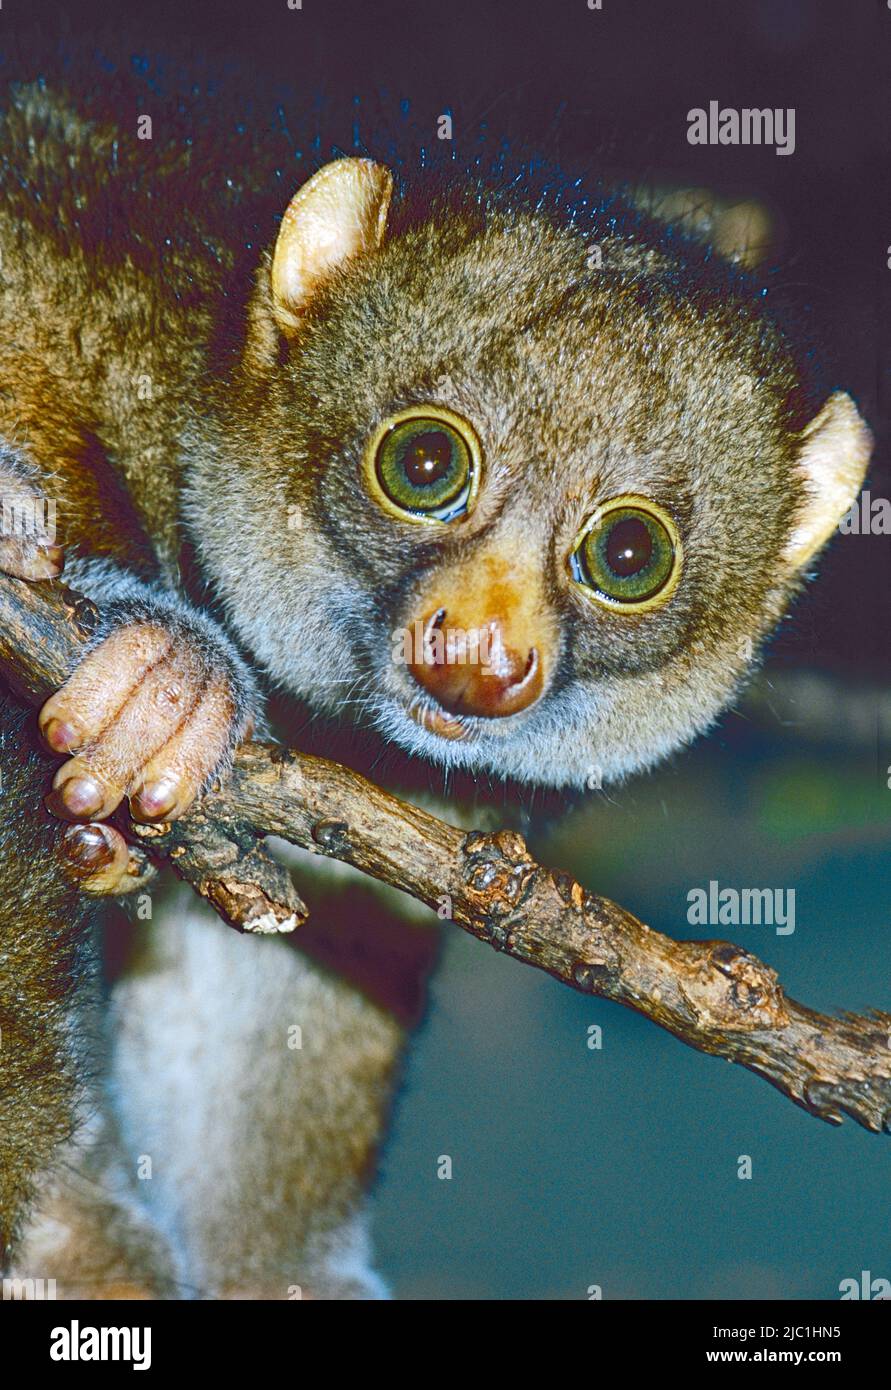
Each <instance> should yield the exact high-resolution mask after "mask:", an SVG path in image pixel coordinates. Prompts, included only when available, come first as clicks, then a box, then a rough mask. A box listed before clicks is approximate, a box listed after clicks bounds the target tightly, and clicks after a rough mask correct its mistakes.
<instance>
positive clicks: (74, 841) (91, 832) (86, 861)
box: [62, 825, 115, 878]
mask: <svg viewBox="0 0 891 1390" xmlns="http://www.w3.org/2000/svg"><path fill="white" fill-rule="evenodd" d="M62 853H63V854H64V855H65V857H66V859H67V860H68V861H69V863H70V864H71V867H72V869H73V870H74V872H75V873H77V874H78V876H80V877H83V878H89V877H90V875H92V874H94V873H96V872H97V871H98V870H99V869H105V868H107V867H108V865H109V864H113V863H114V858H115V846H114V843H113V842H112V838H111V834H110V832H109V831H107V830H106V829H105V827H104V826H101V825H72V826H70V827H69V828H68V830H66V831H65V834H64V835H63V836H62Z"/></svg>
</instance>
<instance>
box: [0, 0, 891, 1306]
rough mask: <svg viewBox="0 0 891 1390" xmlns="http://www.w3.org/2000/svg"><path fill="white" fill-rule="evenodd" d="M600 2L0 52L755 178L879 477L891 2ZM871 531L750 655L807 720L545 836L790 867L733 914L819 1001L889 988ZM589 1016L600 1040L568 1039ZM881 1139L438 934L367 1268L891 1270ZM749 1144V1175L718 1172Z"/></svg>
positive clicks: (15, 40)
mask: <svg viewBox="0 0 891 1390" xmlns="http://www.w3.org/2000/svg"><path fill="white" fill-rule="evenodd" d="M603 3H604V9H603V10H602V11H600V12H592V11H589V10H588V9H587V6H586V3H585V0H549V2H548V3H545V0H538V2H537V3H528V0H512V2H510V3H508V2H507V0H496V3H488V4H485V5H481V4H479V3H470V2H469V0H439V2H438V3H433V0H416V2H415V3H414V4H410V5H409V4H401V3H373V0H364V3H354V2H353V0H304V8H303V9H302V10H301V11H296V12H295V11H290V10H289V9H288V8H287V3H286V0H250V3H248V2H247V0H238V3H233V2H232V0H192V3H190V4H189V5H188V6H185V5H181V4H166V3H155V4H152V5H151V6H149V5H148V4H143V3H140V4H132V5H127V4H114V5H109V4H105V5H100V4H95V3H93V4H91V3H86V2H85V0H80V2H79V3H77V4H70V5H67V6H66V5H59V4H56V3H48V0H4V4H3V8H2V12H0V54H2V57H3V64H2V69H0V71H2V72H4V73H5V74H6V75H7V76H8V77H9V78H10V79H12V80H14V79H16V78H18V77H22V76H25V75H26V73H27V71H29V70H30V71H33V64H34V61H35V59H34V57H33V55H34V53H35V52H36V53H37V55H38V56H37V60H36V61H37V65H38V67H39V66H40V62H41V55H42V54H43V53H45V54H46V56H47V64H49V62H50V58H51V56H52V55H54V54H55V53H57V51H58V48H59V45H60V44H61V46H62V48H66V47H68V48H75V49H77V50H78V51H80V52H83V51H86V50H89V49H91V48H95V49H101V51H102V52H103V53H104V54H105V55H106V56H108V55H112V57H113V59H114V61H117V62H119V63H121V64H123V65H127V64H128V63H129V61H130V58H131V56H132V55H134V54H135V55H139V56H140V57H141V58H143V59H144V58H146V56H148V61H149V70H150V71H152V70H154V68H153V67H152V65H153V64H154V65H156V64H157V63H158V62H159V61H160V62H161V64H162V65H163V64H164V63H165V62H168V63H170V62H172V63H175V64H182V65H183V66H184V67H185V69H186V70H188V69H189V68H190V66H191V67H194V68H195V69H196V70H200V71H202V72H204V71H206V70H207V69H211V70H213V71H214V72H217V73H219V74H221V75H222V76H223V78H224V81H225V83H226V84H228V85H229V86H231V87H232V89H233V90H237V91H243V92H244V93H245V96H246V98H248V99H249V100H250V101H251V102H252V103H254V105H255V107H256V108H259V109H261V108H262V107H263V104H264V103H265V102H266V101H269V102H270V103H271V102H272V101H273V99H277V96H278V93H279V91H280V89H281V88H282V87H289V88H291V89H292V90H293V92H294V93H296V94H297V96H298V98H299V99H301V100H302V99H304V98H305V97H306V96H307V95H308V94H310V93H315V92H317V91H318V92H332V93H334V94H335V95H336V96H338V97H340V98H343V97H344V96H348V95H351V94H353V93H357V94H364V93H367V92H369V91H372V90H381V89H382V90H383V91H384V92H385V94H386V96H385V100H393V101H396V100H398V98H400V97H403V96H408V97H410V98H411V99H412V102H413V106H414V111H415V114H416V117H417V119H418V120H419V122H421V123H422V124H423V122H424V121H425V120H426V121H428V122H429V127H430V132H431V139H432V138H433V132H434V131H435V121H436V117H437V115H438V114H439V113H440V112H443V111H449V112H451V113H452V115H453V118H454V123H455V133H456V137H457V138H458V139H460V138H462V136H463V135H464V134H466V133H467V132H469V131H470V130H472V129H474V128H475V127H476V126H477V124H478V123H479V122H480V121H485V122H488V124H489V127H490V129H491V130H492V132H493V133H494V134H496V135H499V136H500V135H504V136H507V137H509V138H510V139H511V140H520V141H523V142H524V143H531V144H532V145H533V146H536V145H537V146H539V147H540V148H541V150H542V152H543V153H545V154H547V155H549V156H551V157H552V158H555V159H557V160H559V161H560V162H561V163H562V164H563V165H564V166H565V167H566V168H571V169H575V168H577V169H578V170H579V171H580V172H581V171H586V170H592V169H593V170H595V171H606V172H608V173H610V174H617V175H619V176H620V177H627V178H629V179H631V180H636V179H638V178H640V177H641V176H648V177H650V178H652V179H654V180H659V181H660V182H667V183H672V182H676V183H678V184H682V185H685V184H691V185H695V186H708V187H711V188H713V189H715V190H717V191H719V192H722V193H724V194H726V195H728V196H737V195H739V196H756V197H759V198H761V199H763V200H764V201H766V202H767V204H768V205H769V206H770V208H771V209H772V211H773V213H774V216H775V218H776V222H777V226H778V227H779V228H780V243H779V249H778V255H777V257H776V259H775V263H774V264H773V265H772V266H771V268H770V275H769V284H770V290H771V294H772V295H774V297H775V299H776V300H777V301H778V302H779V301H781V300H783V299H788V300H790V301H792V302H794V304H795V306H796V310H797V312H798V313H799V314H800V315H802V316H803V317H804V319H805V321H806V322H807V323H808V324H810V325H812V326H813V328H814V329H815V330H816V332H817V333H818V335H819V336H820V337H821V338H822V342H823V344H824V357H825V366H826V373H827V377H828V378H829V380H830V381H831V382H836V383H838V384H840V385H843V386H845V387H846V388H847V389H850V390H851V391H852V392H853V393H854V395H855V396H856V398H857V400H858V402H859V403H860V405H861V408H862V410H863V412H864V413H865V415H866V416H867V418H868V419H869V421H870V423H871V424H872V425H873V428H874V430H875V432H876V435H877V443H878V447H877V453H876V460H875V465H874V468H873V472H872V475H871V481H870V486H871V489H872V492H873V495H874V496H878V495H881V496H889V495H891V494H889V488H891V479H889V476H888V474H889V467H888V454H887V413H888V405H889V400H891V392H889V389H888V382H887V369H888V361H889V359H888V354H887V349H886V348H885V350H883V345H882V342H881V339H880V327H881V324H882V323H883V322H884V323H885V324H887V323H888V322H889V316H888V303H887V292H886V290H885V285H886V283H887V279H888V275H889V271H888V270H887V268H886V250H885V248H886V247H887V246H888V245H889V243H891V218H889V216H888V214H887V190H886V183H887V180H888V169H889V163H888V157H889V131H891V124H889V97H888V94H889V91H891V82H889V64H888V52H889V33H891V12H889V11H888V9H887V8H886V6H885V5H884V4H883V3H879V0H860V3H858V4H856V5H854V4H844V3H814V2H813V0H811V2H810V3H808V0H698V2H697V3H678V0H674V2H673V3H665V0H660V2H659V3H655V2H651V0H603ZM27 53H30V55H31V56H30V57H27V56H26V54H27ZM53 61H55V59H53ZM273 94H275V97H274V95H273ZM711 99H717V100H719V101H720V102H721V103H722V104H723V105H730V106H735V107H742V106H756V107H763V106H771V107H794V108H795V109H796V113H797V120H796V150H795V153H794V155H792V156H791V157H779V156H777V155H776V154H775V153H774V151H773V150H771V149H769V148H761V149H758V148H750V149H747V148H745V147H740V148H729V149H728V148H725V147H715V148H711V147H691V146H689V145H688V144H687V142H686V130H687V122H686V113H687V111H688V110H689V109H690V108H691V107H694V106H702V107H707V106H708V102H709V100H711ZM128 115H129V113H128ZM331 138H332V139H337V138H340V137H339V135H338V134H337V132H332V137H331ZM882 296H884V297H885V302H884V309H882V308H881V307H880V300H881V297H882ZM889 545H891V538H889V537H883V536H849V537H841V538H838V539H837V540H836V541H835V544H834V545H833V547H832V548H831V550H830V552H829V554H828V555H827V557H826V558H825V560H824V562H823V563H822V566H821V578H820V580H819V582H818V583H817V584H815V585H813V586H812V587H811V588H810V589H809V591H808V592H807V594H806V595H805V596H804V597H803V599H802V600H801V601H800V602H799V604H798V605H797V606H796V608H795V610H794V614H793V616H792V618H791V619H790V620H789V621H788V622H787V623H786V624H785V625H784V628H783V631H782V633H781V635H780V636H779V638H778V639H776V641H775V643H774V646H773V648H772V653H771V657H770V662H769V664H768V669H767V681H768V682H769V681H770V680H772V679H773V677H774V675H775V674H776V673H783V672H784V671H788V670H792V671H795V670H803V669H808V670H815V671H817V672H823V673H829V674H830V675H831V676H832V684H831V686H829V687H827V688H828V689H829V690H830V691H831V692H834V693H833V694H832V696H831V698H832V699H837V701H838V704H837V707H836V706H831V708H830V717H829V719H828V723H827V721H825V720H824V724H825V725H826V728H825V737H822V738H818V739H816V740H811V741H810V742H808V741H806V740H805V739H804V738H803V737H802V733H801V730H800V729H799V728H798V727H797V726H792V727H788V728H785V727H783V726H782V724H781V722H780V721H779V720H777V719H774V721H773V723H771V721H770V719H768V720H767V721H766V722H765V721H760V722H759V721H758V720H754V719H751V718H749V717H747V716H746V715H745V713H744V712H743V713H741V714H736V715H731V716H730V717H729V718H728V719H727V720H725V721H724V723H723V724H722V726H721V728H720V729H719V730H718V731H717V733H716V734H715V735H713V736H712V738H711V739H709V740H707V741H705V742H701V743H700V744H699V745H698V746H697V747H696V749H694V750H693V751H691V752H688V753H685V754H683V755H681V756H680V757H679V758H677V759H675V760H674V761H673V762H672V763H671V764H670V765H669V766H668V767H666V768H664V769H662V770H660V771H659V772H657V773H655V774H653V775H652V776H650V777H649V778H646V779H640V780H638V781H636V782H634V783H632V784H631V785H630V786H628V787H624V788H622V789H620V790H618V791H615V792H613V793H610V795H609V796H607V797H603V798H599V799H597V800H596V801H594V802H593V803H592V804H590V805H588V806H585V807H583V808H580V809H579V810H577V811H576V812H575V813H574V814H573V815H571V816H570V817H569V819H568V820H567V821H566V823H565V824H564V826H563V827H562V828H561V829H560V830H559V831H556V832H554V833H553V834H552V835H551V836H550V837H549V838H543V839H542V840H541V842H540V843H539V844H537V845H536V846H535V848H536V849H538V850H539V851H540V852H541V853H542V854H543V855H545V856H547V858H549V859H550V860H551V861H552V862H562V863H564V864H565V865H566V867H568V868H570V869H572V870H573V871H575V872H576V873H577V874H578V875H579V876H580V877H582V879H583V880H584V881H585V882H587V883H589V884H590V885H591V886H592V887H596V888H597V889H598V890H599V891H601V892H604V893H606V894H608V895H609V896H611V897H613V898H615V899H617V900H618V901H621V902H624V903H625V904H626V905H627V906H628V907H629V908H631V909H632V910H634V911H635V912H636V913H638V915H640V916H641V917H643V918H644V920H646V921H649V922H650V923H652V924H653V925H654V926H657V927H660V928H662V929H663V930H668V931H671V932H673V933H675V934H677V935H683V934H686V935H690V936H692V935H695V934H696V933H695V931H694V930H693V929H691V928H688V927H686V924H685V912H686V894H687V891H688V890H689V888H691V887H694V886H703V885H705V884H706V883H707V882H708V880H709V879H710V878H717V879H719V881H720V882H721V883H722V884H737V885H740V886H756V885H757V886H782V887H786V888H789V887H795V889H796V893H797V899H798V902H797V917H798V925H797V929H796V932H795V934H794V935H792V936H787V937H776V936H774V935H773V934H772V933H770V932H769V931H768V930H767V929H765V928H757V927H750V928H740V929H739V931H737V932H736V933H735V935H736V938H737V939H738V940H739V942H740V944H741V945H743V946H746V947H748V948H750V949H752V950H753V951H755V952H756V953H757V954H759V955H761V956H763V957H764V958H765V959H767V960H768V961H769V962H770V963H771V964H773V965H775V966H776V967H777V968H778V969H779V971H780V973H781V977H782V978H783V979H784V981H785V982H786V984H787V985H788V987H789V988H790V991H791V992H792V993H793V994H795V995H796V996H798V997H801V998H804V999H806V1000H807V1001H808V1002H809V1003H811V1004H813V1005H814V1006H816V1007H821V1008H826V1009H835V1008H841V1007H847V1008H851V1009H864V1008H866V1007H867V1006H870V1005H873V1006H879V1007H884V1008H885V1009H891V985H889V967H891V920H889V919H891V913H889V908H888V894H887V880H888V874H887V832H888V805H889V802H888V798H889V796H891V792H889V791H888V788H887V785H886V774H885V771H884V769H885V767H886V766H887V764H888V763H891V747H888V746H887V743H886V740H885V736H884V735H883V732H882V727H881V725H880V722H879V719H878V693H877V691H878V687H879V685H880V684H884V683H887V677H888V666H889V643H888V640H887V634H888V630H889V621H888V619H889V591H891V585H889V577H891V576H889V563H888V558H887V556H888V547H889ZM864 682H866V683H867V684H866V687H865V688H866V690H867V699H869V698H872V696H870V695H869V692H870V691H873V692H875V695H874V698H875V699H876V719H875V730H876V731H875V736H874V737H873V736H872V735H871V734H868V735H867V736H866V737H859V736H856V735H855V734H853V733H852V728H851V720H850V719H849V717H848V714H847V713H846V706H845V703H844V702H845V697H846V693H848V692H851V691H858V690H862V689H863V688H864V685H863V683H864ZM833 711H835V712H833ZM867 723H869V721H867ZM592 1023H597V1024H600V1025H601V1026H602V1027H603V1029H604V1041H603V1048H602V1050H601V1051H593V1052H592V1051H590V1050H589V1049H588V1047H587V1045H586V1043H587V1029H588V1027H589V1026H590V1025H591V1024H592ZM889 1142H891V1141H889V1140H887V1139H885V1140H884V1141H883V1140H880V1139H877V1138H874V1137H870V1136H867V1135H866V1134H864V1133H863V1132H862V1131H860V1130H858V1129H857V1128H856V1127H855V1126H854V1125H853V1124H847V1125H846V1126H845V1127H844V1128H843V1129H842V1130H841V1131H840V1132H836V1131H833V1130H831V1129H830V1128H829V1127H828V1126H825V1125H821V1124H820V1123H818V1122H817V1121H815V1120H813V1119H811V1118H810V1117H808V1116H806V1115H805V1114H803V1113H801V1112H799V1111H797V1110H795V1109H794V1108H793V1107H792V1106H791V1105H790V1104H789V1103H788V1102H786V1101H784V1100H782V1099H780V1097H779V1096H777V1095H775V1094H774V1093H773V1092H772V1091H771V1090H770V1089H769V1088H768V1087H766V1086H765V1085H764V1084H763V1083H762V1082H760V1081H757V1080H756V1079H755V1078H753V1077H752V1076H750V1075H749V1074H747V1073H745V1072H742V1071H739V1070H737V1069H732V1068H730V1067H727V1066H726V1065H724V1064H723V1063H720V1062H717V1061H714V1060H711V1059H708V1058H705V1057H702V1056H699V1055H698V1054H695V1053H693V1052H690V1051H687V1050H686V1049H684V1048H682V1047H681V1046H680V1045H679V1044H678V1043H676V1042H675V1041H674V1040H673V1039H671V1038H669V1037H668V1036H667V1035H665V1034H662V1033H660V1032H659V1031H658V1030H656V1029H655V1028H653V1027H652V1025H650V1024H647V1023H646V1022H644V1021H643V1020H641V1019H639V1018H637V1017H636V1016H633V1015H630V1014H628V1013H626V1012H623V1011H622V1010H619V1009H618V1008H615V1007H613V1006H610V1005H607V1004H604V1003H601V1002H599V1001H591V1000H587V999H584V998H582V997H580V996H575V995H573V994H572V993H571V992H570V991H568V990H565V989H561V988H560V987H559V986H557V985H556V984H554V983H553V982H551V981H550V980H547V979H544V978H539V977H537V976H536V975H535V974H534V973H533V972H531V971H529V970H525V969H522V968H520V967H518V966H515V965H513V964H512V963H511V962H509V961H505V960H504V959H503V958H501V957H497V956H495V955H492V954H490V953H487V952H485V951H484V950H483V948H482V947H480V946H479V945H478V944H477V943H475V942H473V941H470V940H469V939H467V938H464V937H462V936H461V934H460V933H458V932H452V933H449V934H447V946H446V950H445V953H444V960H443V964H442V968H441V970H440V973H439V975H438V977H437V980H436V983H435V985H434V989H433V998H432V1005H431V1009H430V1012H429V1015H428V1018H427V1021H426V1023H425V1025H424V1026H423V1028H422V1030H421V1034H420V1036H419V1038H418V1039H417V1042H416V1045H415V1047H414V1049H413V1051H412V1054H411V1058H410V1061H409V1063H408V1067H407V1071H406V1077H405V1085H404V1087H403V1091H402V1094H401V1098H400V1101H399V1103H398V1106H397V1110H396V1115H395V1128H394V1133H393V1136H392V1139H391V1141H390V1143H389V1144H388V1146H387V1148H386V1150H385V1152H384V1155H383V1159H382V1175H381V1182H380V1185H379V1189H378V1195H377V1199H376V1242H377V1245H378V1248H379V1250H380V1255H381V1265H382V1269H383V1272H384V1274H385V1276H386V1277H388V1278H389V1279H390V1280H391V1281H392V1282H393V1284H394V1287H395V1290H396V1292H397V1294H399V1295H401V1296H403V1297H407V1298H412V1297H415V1298H416V1297H425V1296H431V1297H440V1298H456V1297H480V1298H504V1297H551V1298H584V1297H585V1296H586V1290H587V1288H588V1286H589V1285H590V1284H595V1283H596V1284H600V1285H602V1287H603V1290H604V1295H605V1296H606V1297H657V1298H671V1297H674V1298H678V1297H680V1298H689V1297H711V1298H723V1297H733V1296H736V1297H761V1298H764V1297H766V1298H790V1297H809V1298H833V1297H837V1296H838V1284H839V1280H841V1279H842V1278H846V1277H855V1278H859V1277H860V1273H861V1271H862V1270H864V1269H868V1270H870V1271H871V1272H872V1274H873V1275H881V1276H883V1277H887V1278H891V1240H889V1235H891V1221H889V1216H891V1201H889V1189H888V1178H889V1162H891V1149H889V1147H888V1145H889ZM442 1153H448V1154H451V1155H452V1156H453V1160H454V1163H455V1177H454V1179H453V1181H452V1182H450V1183H445V1182H439V1181H437V1179H436V1177H435V1164H436V1159H437V1156H438V1155H439V1154H442ZM740 1154H750V1155H751V1156H752V1158H753V1164H754V1178H753V1180H752V1181H751V1182H742V1181H739V1180H738V1178H737V1176H736V1165H737V1159H738V1156H739V1155H740Z"/></svg>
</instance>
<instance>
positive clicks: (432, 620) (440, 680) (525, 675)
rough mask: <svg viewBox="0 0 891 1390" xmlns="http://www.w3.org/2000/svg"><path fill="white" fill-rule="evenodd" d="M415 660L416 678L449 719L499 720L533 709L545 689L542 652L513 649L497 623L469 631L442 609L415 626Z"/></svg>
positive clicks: (491, 621)
mask: <svg viewBox="0 0 891 1390" xmlns="http://www.w3.org/2000/svg"><path fill="white" fill-rule="evenodd" d="M418 639H420V640H418ZM412 657H413V659H412V660H411V661H410V662H409V663H408V669H409V670H410V672H411V674H412V676H413V677H414V679H415V680H416V681H417V682H418V684H419V685H420V686H421V687H422V689H424V690H426V691H427V693H428V694H429V695H432V696H433V698H434V700H436V702H437V703H438V704H439V705H441V707H442V708H443V709H444V710H448V711H449V713H451V714H469V715H478V716H480V717H481V718H484V719H501V718H503V717H504V716H505V715H508V714H517V713H518V712H519V711H520V710H523V709H528V708H529V707H530V705H534V704H535V701H536V700H537V699H538V698H539V696H540V695H541V693H542V690H543V689H544V671H543V666H542V660H541V655H540V653H539V650H538V648H537V647H530V648H528V649H527V650H525V651H517V650H516V649H515V648H514V647H511V646H509V645H508V643H507V641H506V639H505V632H504V626H503V624H502V622H501V621H500V619H498V618H488V619H487V620H486V621H485V622H484V623H482V624H478V625H477V626H475V627H471V628H466V627H464V626H463V625H462V624H461V623H460V622H459V621H458V618H457V615H455V617H452V615H451V614H448V613H447V612H446V610H445V609H444V608H438V609H436V610H435V612H433V613H431V614H429V615H428V617H427V618H426V619H422V620H421V622H419V623H416V624H415V643H414V650H413V652H412Z"/></svg>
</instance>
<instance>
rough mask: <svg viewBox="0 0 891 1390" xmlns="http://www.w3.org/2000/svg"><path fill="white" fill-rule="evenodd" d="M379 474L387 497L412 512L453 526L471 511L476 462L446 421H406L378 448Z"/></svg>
mask: <svg viewBox="0 0 891 1390" xmlns="http://www.w3.org/2000/svg"><path fill="white" fill-rule="evenodd" d="M375 468H376V471H377V479H378V482H379V483H380V486H381V488H382V489H383V491H384V493H385V494H386V496H387V497H388V498H389V499H390V501H391V502H393V503H394V504H395V505H396V506H397V507H401V508H403V510H405V511H407V512H413V513H416V514H420V515H423V516H430V517H435V518H436V519H437V520H440V521H451V520H452V518H453V517H455V516H458V515H460V514H461V513H462V512H464V511H465V510H466V509H467V502H468V499H469V496H470V490H471V483H472V479H473V458H472V455H471V452H470V448H469V446H468V444H467V442H466V440H465V439H463V438H462V436H461V434H459V432H458V431H457V430H456V429H455V428H453V426H452V425H450V424H448V423H447V422H446V421H445V420H437V419H435V418H430V417H422V416H418V417H417V418H413V419H409V420H401V421H400V422H399V423H398V424H396V425H394V426H393V427H392V429H389V430H388V431H387V433H386V434H385V435H384V437H383V439H382V440H381V442H380V444H379V445H378V450H377V456H376V459H375Z"/></svg>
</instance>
